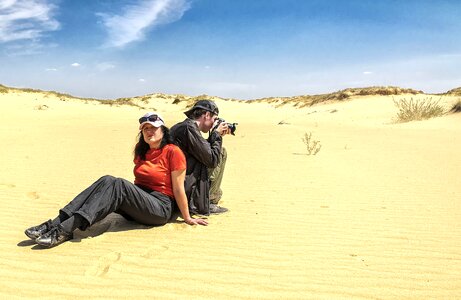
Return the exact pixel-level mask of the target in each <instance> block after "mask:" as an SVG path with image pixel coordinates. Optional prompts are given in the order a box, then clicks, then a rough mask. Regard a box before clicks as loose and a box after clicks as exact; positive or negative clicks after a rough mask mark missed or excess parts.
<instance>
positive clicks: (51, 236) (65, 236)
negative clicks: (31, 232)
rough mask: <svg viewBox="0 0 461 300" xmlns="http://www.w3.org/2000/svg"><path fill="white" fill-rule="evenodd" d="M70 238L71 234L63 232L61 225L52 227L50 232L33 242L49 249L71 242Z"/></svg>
mask: <svg viewBox="0 0 461 300" xmlns="http://www.w3.org/2000/svg"><path fill="white" fill-rule="evenodd" d="M72 237H73V234H72V232H67V231H65V230H64V228H62V225H61V224H59V225H58V226H53V227H52V228H51V230H50V231H48V232H47V233H45V234H43V235H42V236H41V237H39V238H37V239H36V240H35V241H36V242H37V244H39V245H41V246H45V247H48V248H51V247H54V246H57V245H59V244H62V243H64V242H65V241H68V240H71V239H72Z"/></svg>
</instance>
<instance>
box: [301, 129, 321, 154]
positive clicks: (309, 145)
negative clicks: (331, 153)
mask: <svg viewBox="0 0 461 300" xmlns="http://www.w3.org/2000/svg"><path fill="white" fill-rule="evenodd" d="M302 141H303V142H304V144H305V145H306V149H307V155H311V154H312V155H316V154H317V153H318V152H319V151H320V148H322V145H320V141H315V140H312V133H311V132H309V133H307V132H306V133H304V137H303V138H302Z"/></svg>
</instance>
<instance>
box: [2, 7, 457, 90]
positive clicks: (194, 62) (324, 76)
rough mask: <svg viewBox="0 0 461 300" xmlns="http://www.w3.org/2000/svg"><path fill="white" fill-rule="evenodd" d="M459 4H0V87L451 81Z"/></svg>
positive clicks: (423, 86) (446, 85) (452, 84)
mask: <svg viewBox="0 0 461 300" xmlns="http://www.w3.org/2000/svg"><path fill="white" fill-rule="evenodd" d="M460 16H461V1H458V0H439V1H435V0H434V1H428V0H397V1H394V0H374V1H371V0H370V1H368V0H342V1H341V0H330V1H328V0H324V1H320V0H318V1H316V0H304V1H302V0H299V1H294V0H265V1H263V0H253V1H251V0H246V1H245V0H143V1H139V0H130V1H128V0H126V1H115V0H113V1H111V0H0V84H4V85H8V86H14V87H28V88H37V89H44V90H54V91H58V92H62V93H69V94H72V95H75V96H80V97H94V98H110V99H113V98H119V97H131V96H138V95H144V94H150V93H157V92H159V93H171V94H176V93H180V94H187V95H191V96H195V95H200V94H209V95H215V96H220V97H229V98H239V99H256V98H262V97H269V96H294V95H306V94H309V95H312V94H320V93H329V92H334V91H337V90H341V89H344V88H348V87H366V86H375V85H380V86H383V85H385V86H386V85H394V86H400V87H406V88H414V89H418V90H423V91H425V92H427V93H438V92H445V91H447V90H450V89H452V88H456V87H460V86H461V39H460V38H459V37H460V36H461V17H460Z"/></svg>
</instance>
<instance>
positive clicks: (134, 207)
mask: <svg viewBox="0 0 461 300" xmlns="http://www.w3.org/2000/svg"><path fill="white" fill-rule="evenodd" d="M173 202H174V200H173V199H171V198H170V197H168V196H167V195H165V194H162V193H160V192H156V191H152V190H149V189H144V188H141V187H138V186H136V185H134V184H133V183H131V182H129V181H127V180H125V179H122V178H115V177H113V176H109V175H107V176H103V177H101V178H99V179H98V180H97V181H96V182H94V183H93V184H92V185H91V186H89V187H88V188H87V189H85V190H84V191H83V192H81V193H80V194H79V195H77V197H75V198H74V200H72V201H71V202H70V203H69V204H67V205H66V206H65V207H64V208H62V209H61V210H60V212H61V213H65V214H66V215H68V216H69V217H71V216H72V215H74V214H78V215H80V216H82V217H83V218H84V219H85V220H87V221H88V224H87V225H88V226H91V225H92V224H94V223H96V222H98V221H100V220H102V219H104V218H105V217H106V216H107V215H108V214H110V213H112V212H116V213H119V214H121V215H123V216H125V217H127V218H129V219H132V220H134V221H136V222H138V223H141V224H144V225H163V224H165V223H167V222H168V221H169V220H170V218H171V214H172V211H173V205H174V203H173ZM81 229H83V230H84V229H85V228H81Z"/></svg>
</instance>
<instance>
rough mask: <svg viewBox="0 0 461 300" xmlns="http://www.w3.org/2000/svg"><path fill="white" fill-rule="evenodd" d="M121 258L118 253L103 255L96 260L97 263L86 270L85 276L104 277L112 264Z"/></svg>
mask: <svg viewBox="0 0 461 300" xmlns="http://www.w3.org/2000/svg"><path fill="white" fill-rule="evenodd" d="M121 257H122V254H121V253H120V252H111V253H108V254H106V255H103V256H101V257H100V258H99V259H98V262H97V263H95V264H94V265H93V266H91V267H89V268H88V269H87V270H86V272H85V275H86V276H98V277H101V276H104V275H106V274H107V272H109V270H110V267H111V266H112V264H114V263H116V262H117V261H119V260H120V258H121Z"/></svg>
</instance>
